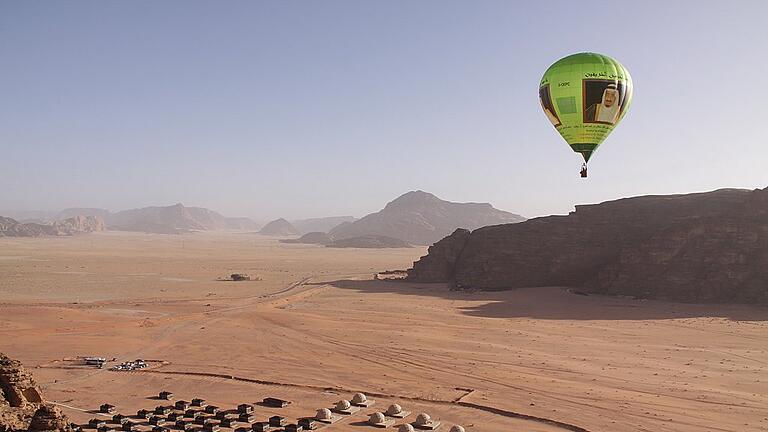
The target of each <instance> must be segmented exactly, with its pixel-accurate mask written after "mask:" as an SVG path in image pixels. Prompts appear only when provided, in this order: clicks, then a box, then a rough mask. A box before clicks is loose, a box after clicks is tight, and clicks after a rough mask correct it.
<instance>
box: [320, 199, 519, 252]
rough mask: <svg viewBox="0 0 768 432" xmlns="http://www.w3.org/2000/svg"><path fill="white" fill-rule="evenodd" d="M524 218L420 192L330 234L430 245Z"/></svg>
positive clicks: (341, 237)
mask: <svg viewBox="0 0 768 432" xmlns="http://www.w3.org/2000/svg"><path fill="white" fill-rule="evenodd" d="M524 220H525V218H524V217H522V216H520V215H517V214H514V213H508V212H505V211H502V210H498V209H495V208H493V206H491V205H490V204H487V203H483V204H481V203H454V202H449V201H444V200H441V199H440V198H438V197H436V196H434V195H432V194H430V193H427V192H423V191H412V192H408V193H406V194H404V195H402V196H400V197H398V198H397V199H395V200H394V201H392V202H390V203H389V204H387V205H386V207H384V209H382V210H381V211H379V212H377V213H372V214H369V215H368V216H365V217H363V218H362V219H359V220H357V221H354V222H348V223H342V224H341V225H339V226H337V227H336V228H334V229H332V230H331V231H330V233H329V234H330V235H331V236H332V237H333V238H334V239H336V240H342V239H346V238H353V237H361V236H369V235H378V236H385V237H391V238H396V239H400V240H402V241H404V242H405V243H410V244H414V245H430V244H432V243H434V242H436V241H438V240H440V239H441V238H443V237H445V236H447V235H449V234H451V233H452V232H453V231H454V230H456V229H457V228H466V229H470V230H472V229H476V228H480V227H483V226H487V225H497V224H504V223H516V222H522V221H524Z"/></svg>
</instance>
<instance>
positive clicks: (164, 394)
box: [158, 390, 173, 400]
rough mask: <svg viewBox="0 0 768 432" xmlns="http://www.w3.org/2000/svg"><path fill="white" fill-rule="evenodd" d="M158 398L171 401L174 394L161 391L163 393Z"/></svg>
mask: <svg viewBox="0 0 768 432" xmlns="http://www.w3.org/2000/svg"><path fill="white" fill-rule="evenodd" d="M158 397H159V398H160V399H163V400H171V399H173V393H171V392H169V391H165V390H163V391H161V392H160V394H159V395H158Z"/></svg>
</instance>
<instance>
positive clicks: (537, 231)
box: [408, 189, 768, 303]
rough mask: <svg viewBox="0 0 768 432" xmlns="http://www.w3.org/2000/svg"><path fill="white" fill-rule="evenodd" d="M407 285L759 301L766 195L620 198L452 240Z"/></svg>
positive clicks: (765, 271)
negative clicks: (423, 283)
mask: <svg viewBox="0 0 768 432" xmlns="http://www.w3.org/2000/svg"><path fill="white" fill-rule="evenodd" d="M457 250H458V251H460V252H459V255H458V257H456V251H457ZM408 278H409V279H410V280H414V281H428V282H437V281H443V282H452V283H454V284H455V285H456V286H458V287H473V288H481V289H508V288H519V287H535V286H573V287H581V288H582V289H583V290H585V291H588V292H593V293H604V294H619V295H631V296H635V297H641V298H656V299H668V300H676V301H689V302H743V303H768V189H765V190H756V191H746V190H733V189H724V190H718V191H714V192H708V193H699V194H688V195H670V196H644V197H636V198H627V199H622V200H617V201H610V202H606V203H602V204H597V205H586V206H577V207H576V211H575V212H573V213H571V214H569V215H568V216H549V217H543V218H537V219H532V220H529V221H527V222H523V223H520V224H507V225H496V226H489V227H484V228H480V229H477V230H475V231H473V232H472V233H471V234H469V235H468V236H466V238H465V236H464V235H462V234H459V235H456V233H455V234H454V235H452V236H450V237H448V238H446V239H444V240H442V241H440V242H438V243H437V244H435V245H434V246H433V247H431V248H430V251H429V254H428V255H427V256H425V257H422V258H421V259H420V260H419V261H417V262H416V263H414V267H413V268H412V269H411V270H410V271H409V275H408Z"/></svg>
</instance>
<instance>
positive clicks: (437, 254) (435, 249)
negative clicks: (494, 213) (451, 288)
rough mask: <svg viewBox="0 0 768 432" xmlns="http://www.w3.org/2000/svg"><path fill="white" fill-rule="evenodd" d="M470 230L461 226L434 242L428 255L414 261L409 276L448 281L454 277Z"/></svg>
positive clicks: (416, 278)
mask: <svg viewBox="0 0 768 432" xmlns="http://www.w3.org/2000/svg"><path fill="white" fill-rule="evenodd" d="M469 235H470V231H469V230H467V229H464V228H459V229H457V230H456V231H454V232H453V234H451V235H449V236H448V237H446V238H444V239H442V240H440V241H439V242H437V243H435V244H433V245H432V246H430V247H429V249H428V250H427V255H425V256H423V257H421V259H420V260H418V261H416V262H415V263H413V269H411V270H409V274H408V277H409V278H410V279H411V280H417V281H419V282H446V281H449V280H452V279H453V276H454V274H453V273H454V270H455V269H456V261H458V259H459V256H461V252H462V251H463V250H464V246H466V244H467V240H469Z"/></svg>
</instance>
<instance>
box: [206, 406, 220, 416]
mask: <svg viewBox="0 0 768 432" xmlns="http://www.w3.org/2000/svg"><path fill="white" fill-rule="evenodd" d="M205 412H207V413H208V414H214V415H215V414H218V413H219V407H217V406H216V405H208V406H207V407H205Z"/></svg>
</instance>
